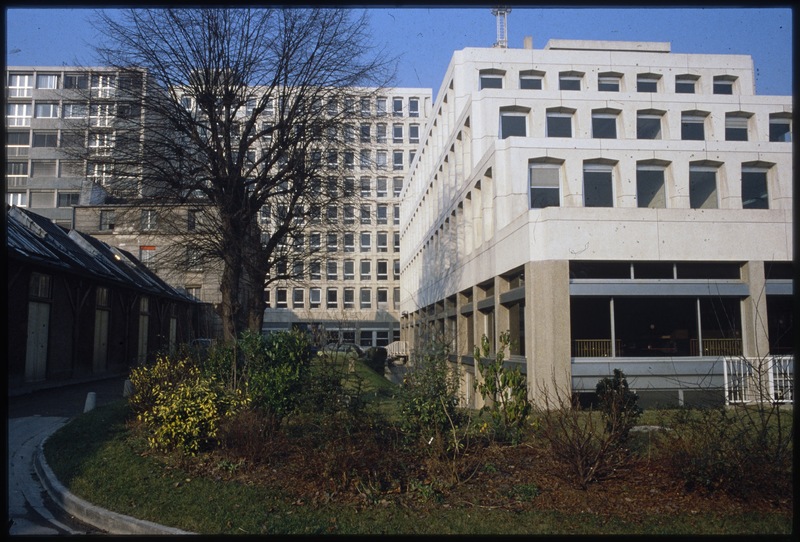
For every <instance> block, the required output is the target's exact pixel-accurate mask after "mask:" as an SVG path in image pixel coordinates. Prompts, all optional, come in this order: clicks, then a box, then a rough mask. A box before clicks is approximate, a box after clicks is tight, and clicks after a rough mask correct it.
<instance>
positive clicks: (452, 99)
mask: <svg viewBox="0 0 800 542" xmlns="http://www.w3.org/2000/svg"><path fill="white" fill-rule="evenodd" d="M792 123H793V110H792V98H791V96H760V95H757V94H756V89H755V80H754V66H753V62H752V59H751V58H750V57H749V56H744V55H709V54H675V53H672V52H671V51H670V46H669V44H668V43H651V42H605V41H604V42H597V41H567V40H550V41H549V42H548V43H547V45H546V47H545V48H544V49H541V50H534V49H533V48H532V47H531V45H530V40H529V39H526V43H525V47H523V48H517V49H515V48H504V47H495V48H468V49H464V50H461V51H456V52H455V53H454V54H453V57H452V60H451V62H450V65H449V67H448V69H447V72H446V74H445V76H444V80H443V82H442V85H441V87H440V89H439V93H438V96H437V98H436V101H435V103H434V105H433V109H432V113H431V115H430V117H429V119H428V122H427V124H426V126H425V128H424V131H423V132H422V134H421V138H422V139H421V145H420V149H419V150H418V152H417V156H416V159H415V161H414V162H413V163H412V164H411V170H410V172H409V180H408V183H407V185H406V186H405V188H404V191H403V193H402V207H401V221H400V236H401V237H400V247H401V254H400V275H401V280H400V292H401V293H400V310H401V313H402V326H401V327H402V331H401V336H402V338H403V340H407V341H409V342H410V343H411V344H412V345H414V346H417V347H419V346H420V345H421V344H422V341H425V340H428V339H429V338H430V337H431V336H434V335H435V336H439V337H443V338H444V339H445V340H447V341H449V342H450V344H451V351H452V352H453V356H452V358H451V359H452V363H453V366H454V368H456V369H457V370H458V371H459V372H460V374H461V375H462V384H463V389H462V391H463V393H464V396H465V402H466V403H467V404H468V405H472V406H480V402H481V401H480V398H479V397H475V395H474V392H473V383H474V381H475V379H476V378H477V377H478V376H479V375H478V374H477V371H476V370H475V366H474V364H475V360H474V359H473V357H472V352H473V349H474V346H475V345H477V344H480V341H481V338H482V337H483V336H484V335H485V336H486V337H487V338H488V340H489V343H490V345H491V347H492V349H496V348H497V347H498V343H499V338H500V335H501V334H502V333H504V332H506V331H508V332H509V334H510V337H511V339H512V346H511V351H510V353H509V354H510V356H509V363H510V364H511V365H512V366H516V367H518V368H520V369H521V370H522V372H524V373H525V374H527V379H528V384H529V395H530V396H532V397H533V398H534V399H535V400H537V401H542V400H543V398H544V397H545V396H546V395H551V396H552V394H553V393H554V392H555V391H556V390H561V391H562V392H564V391H565V390H567V393H569V390H573V391H575V392H578V393H580V392H593V391H594V387H595V385H596V383H597V381H598V380H599V379H601V378H603V377H606V376H609V375H611V374H612V372H613V369H615V368H619V369H622V370H623V372H624V373H625V374H626V375H627V377H628V380H629V383H630V385H631V387H632V388H633V389H635V390H636V391H637V392H639V394H640V397H642V400H643V403H648V402H671V403H676V402H682V403H684V404H691V403H692V402H696V401H700V400H701V397H703V398H707V397H708V396H709V393H708V392H714V393H716V397H717V398H718V399H721V398H722V395H721V394H720V393H719V390H721V389H723V384H724V382H723V380H724V379H725V378H726V372H725V371H726V370H725V360H726V359H727V360H729V361H730V360H731V359H733V358H742V359H764V358H766V357H768V356H780V355H786V354H791V352H792V341H793V335H794V333H793V332H792V314H793V310H792V307H793V301H792V293H793V290H792V278H793V266H792V247H793V241H794V240H793V224H792V204H793V200H792V196H793V194H792V179H793V161H792V143H791V139H792V135H791V134H792ZM783 378H784V380H783V381H782V382H779V381H777V380H776V381H775V382H774V386H775V390H776V391H775V393H776V394H777V393H778V392H779V390H780V389H782V388H781V386H783V387H784V388H785V387H786V386H787V385H788V384H787V382H786V378H787V374H786V372H785V371H784V373H783ZM789 378H790V376H789ZM778 380H780V378H778ZM771 382H772V381H771ZM771 385H772V384H771ZM712 395H713V394H712Z"/></svg>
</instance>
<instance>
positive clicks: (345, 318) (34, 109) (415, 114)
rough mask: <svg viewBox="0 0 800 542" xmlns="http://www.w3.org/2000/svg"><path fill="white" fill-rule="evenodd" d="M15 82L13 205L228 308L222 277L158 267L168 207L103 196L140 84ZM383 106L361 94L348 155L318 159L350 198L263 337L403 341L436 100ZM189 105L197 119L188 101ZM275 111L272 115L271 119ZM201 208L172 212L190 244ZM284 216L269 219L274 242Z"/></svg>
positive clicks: (320, 231)
mask: <svg viewBox="0 0 800 542" xmlns="http://www.w3.org/2000/svg"><path fill="white" fill-rule="evenodd" d="M6 76H7V85H6V86H7V96H8V106H7V117H6V118H7V120H6V124H7V130H8V135H7V139H6V152H7V156H8V163H7V169H6V179H7V186H8V191H7V195H6V201H7V203H9V204H11V205H16V206H20V207H28V208H29V209H30V210H31V211H33V212H36V213H37V214H40V215H43V216H46V217H48V218H51V219H52V220H54V221H55V222H57V223H59V224H61V225H64V226H66V227H75V228H77V229H79V230H80V231H83V232H86V233H89V234H91V235H93V236H94V237H97V238H98V239H101V240H102V241H104V242H106V243H108V244H110V245H113V246H116V247H119V248H122V249H124V250H127V251H130V252H131V253H133V254H135V255H137V256H138V257H139V259H140V260H141V261H142V262H144V263H145V264H146V265H148V266H149V267H150V268H151V269H152V270H153V271H155V272H156V273H158V274H159V276H160V277H161V278H163V279H164V280H165V281H166V282H167V283H168V284H170V285H172V286H174V287H177V288H179V289H182V290H184V291H186V292H188V293H190V294H191V295H193V296H194V297H195V298H197V299H199V300H201V301H203V302H207V303H211V304H217V303H220V302H221V294H220V292H219V276H220V271H221V269H220V266H219V265H215V263H214V262H209V261H200V260H198V261H195V262H194V263H193V264H192V265H190V266H182V267H180V268H179V267H176V266H175V265H170V263H169V262H168V258H161V257H160V255H163V254H164V253H165V252H166V249H167V248H168V247H170V245H173V244H174V242H175V239H174V237H173V236H171V235H169V234H166V233H165V231H166V230H167V228H164V227H161V226H160V225H159V222H161V223H162V225H163V223H164V219H165V218H166V217H164V216H161V217H159V214H162V213H164V212H165V210H164V208H163V207H161V206H158V208H157V207H156V206H155V205H153V206H151V207H150V208H148V207H142V208H141V209H140V208H139V206H140V204H139V203H136V202H135V201H133V202H130V201H129V202H125V201H122V200H116V201H115V202H114V203H113V204H112V203H107V201H108V200H107V199H106V198H105V191H104V190H103V188H104V187H105V186H107V185H110V184H111V183H113V182H115V180H114V179H112V178H111V176H110V175H109V170H107V169H106V168H105V167H104V166H103V159H108V158H113V156H114V148H115V147H114V145H115V130H116V129H117V128H119V126H118V124H119V123H120V122H121V121H124V117H127V116H129V115H141V114H142V112H141V110H140V109H137V107H136V103H135V102H131V100H130V97H129V96H126V94H125V92H124V90H125V88H126V85H129V84H132V83H131V82H130V81H123V80H122V79H123V78H124V76H122V75H121V74H118V73H115V72H114V71H113V70H106V69H103V68H91V69H77V68H64V67H61V68H50V67H12V68H9V69H8V71H7V74H6ZM365 95H369V96H371V97H370V98H365V97H363V96H365ZM373 95H374V89H353V92H352V97H351V98H348V99H345V100H344V102H345V103H342V104H341V105H340V106H341V107H343V108H345V110H349V115H350V117H351V118H352V122H350V121H348V122H347V123H346V124H345V125H344V126H343V133H341V134H337V135H336V137H339V138H340V141H341V150H340V152H327V153H326V154H325V156H320V157H318V158H319V159H321V160H323V161H324V163H323V166H324V167H323V171H322V174H323V175H324V176H325V177H324V178H323V179H322V186H321V189H322V190H331V191H336V190H341V191H343V192H349V193H350V194H347V198H345V199H343V200H342V201H341V202H339V203H338V204H337V205H331V206H329V208H327V209H324V210H322V211H323V212H322V213H321V215H320V219H319V220H318V221H315V222H313V223H312V224H311V225H310V227H309V231H308V232H306V234H305V239H306V241H307V243H308V247H307V253H308V254H314V257H313V258H312V259H309V261H308V262H306V265H305V267H304V271H303V276H302V278H298V279H297V280H292V281H282V282H277V283H274V284H272V285H270V287H268V288H267V289H266V290H265V292H264V295H265V299H266V301H267V305H268V308H267V311H266V313H265V318H264V321H265V323H264V330H265V331H270V330H275V329H284V328H287V327H289V326H292V325H302V326H304V327H308V328H314V329H315V330H319V331H324V332H325V334H326V335H327V336H328V338H330V339H332V340H344V341H348V342H357V343H359V344H361V345H362V346H373V345H385V344H388V343H389V342H391V341H393V340H397V339H399V335H400V328H399V312H398V306H399V298H400V292H399V267H400V259H399V258H400V248H399V239H400V234H399V229H398V226H399V222H400V194H401V192H402V190H403V186H404V179H405V176H406V173H407V172H408V167H409V164H410V163H411V162H412V161H413V160H414V154H415V152H416V149H417V147H418V145H419V140H420V133H421V131H422V129H423V127H424V126H425V122H426V120H427V116H428V113H429V111H430V107H431V91H430V89H419V88H393V89H387V90H386V93H385V95H381V96H377V97H372V96H373ZM184 105H185V106H186V107H187V108H190V109H191V108H192V107H193V104H192V103H191V100H190V99H187V100H186V103H185V104H184ZM277 106H278V104H273V107H272V108H268V110H267V117H268V116H269V112H270V111H275V110H276V108H277ZM123 110H124V114H123V115H122V117H123V118H122V119H121V118H120V115H119V113H120V112H121V111H123ZM265 122H270V120H269V118H265ZM76 128H80V130H77V129H76ZM68 144H71V145H77V146H78V147H81V146H82V150H86V151H88V153H87V156H86V157H84V158H83V159H79V158H78V156H79V155H80V152H76V151H74V150H73V151H72V152H69V151H68V149H67V148H66V145H68ZM93 157H96V158H97V161H94V160H92V158H93ZM342 177H344V178H342ZM332 195H333V194H332ZM201 205H202V203H201V202H197V204H196V205H187V206H175V207H174V208H173V212H174V214H176V215H181V216H183V215H185V218H183V219H180V221H181V222H182V223H184V224H186V226H187V232H186V233H190V231H191V229H192V226H193V224H194V221H193V220H192V216H193V213H194V212H195V210H196V209H197V208H198V206H201ZM277 207H278V205H267V206H265V207H264V208H263V209H262V212H261V214H260V220H261V221H262V225H263V227H264V231H265V232H266V231H269V228H270V221H271V220H272V219H273V218H274V213H276V212H278V209H277ZM131 211H133V212H131ZM187 257H188V256H187ZM279 265H283V264H279ZM279 272H280V270H279ZM209 332H213V331H212V330H210V331H209Z"/></svg>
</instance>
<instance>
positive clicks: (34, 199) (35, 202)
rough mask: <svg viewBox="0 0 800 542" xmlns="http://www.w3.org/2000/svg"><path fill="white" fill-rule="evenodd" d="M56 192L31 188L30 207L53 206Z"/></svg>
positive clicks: (49, 207) (50, 207)
mask: <svg viewBox="0 0 800 542" xmlns="http://www.w3.org/2000/svg"><path fill="white" fill-rule="evenodd" d="M55 196H56V193H55V191H52V190H36V191H33V190H31V193H30V198H31V199H30V201H31V207H38V208H48V209H52V208H54V207H55V202H56V197H55Z"/></svg>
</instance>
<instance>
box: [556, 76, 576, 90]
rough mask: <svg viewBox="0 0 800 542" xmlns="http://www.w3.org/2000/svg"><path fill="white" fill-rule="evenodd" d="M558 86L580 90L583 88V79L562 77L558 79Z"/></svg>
mask: <svg viewBox="0 0 800 542" xmlns="http://www.w3.org/2000/svg"><path fill="white" fill-rule="evenodd" d="M558 88H559V89H560V90H580V89H581V80H580V79H572V78H569V79H567V78H561V79H560V80H559V81H558Z"/></svg>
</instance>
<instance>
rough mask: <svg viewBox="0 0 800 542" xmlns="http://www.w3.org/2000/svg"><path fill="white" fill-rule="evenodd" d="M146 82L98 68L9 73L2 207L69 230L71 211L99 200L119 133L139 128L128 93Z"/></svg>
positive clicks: (44, 68) (17, 68)
mask: <svg viewBox="0 0 800 542" xmlns="http://www.w3.org/2000/svg"><path fill="white" fill-rule="evenodd" d="M144 83H145V78H144V76H143V75H142V76H141V77H139V76H138V74H137V76H135V75H134V74H132V73H130V72H129V73H124V74H121V73H119V72H117V71H115V70H112V69H108V68H102V67H96V68H90V69H85V68H75V67H63V66H59V67H51V66H38V67H35V66H13V67H9V68H7V70H6V203H7V204H9V205H14V206H18V207H24V208H27V209H29V210H31V211H33V212H35V213H37V214H39V215H41V216H45V217H47V218H50V219H51V220H53V221H54V222H55V223H56V224H59V225H61V226H64V227H66V228H71V227H73V224H72V208H73V206H75V205H77V204H78V203H79V202H82V203H98V202H100V201H101V199H102V190H100V189H99V187H102V186H103V185H104V184H105V183H107V182H108V181H109V180H110V175H109V172H110V168H109V167H108V166H107V164H106V162H107V161H108V159H109V158H110V157H111V155H112V153H113V149H114V142H115V138H116V133H117V131H118V130H123V129H131V127H133V129H136V127H137V126H141V125H140V124H139V116H140V115H141V114H142V111H141V108H140V107H139V106H138V103H137V99H136V98H135V96H140V95H141V92H129V91H130V90H132V87H133V86H134V85H143V84H144ZM128 121H131V122H128Z"/></svg>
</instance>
